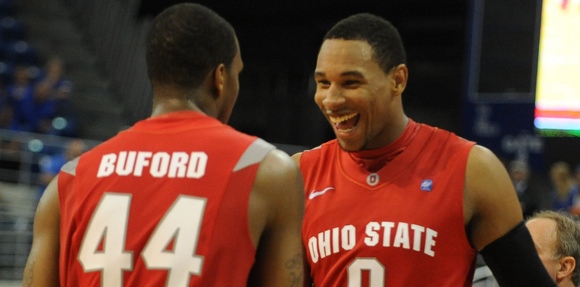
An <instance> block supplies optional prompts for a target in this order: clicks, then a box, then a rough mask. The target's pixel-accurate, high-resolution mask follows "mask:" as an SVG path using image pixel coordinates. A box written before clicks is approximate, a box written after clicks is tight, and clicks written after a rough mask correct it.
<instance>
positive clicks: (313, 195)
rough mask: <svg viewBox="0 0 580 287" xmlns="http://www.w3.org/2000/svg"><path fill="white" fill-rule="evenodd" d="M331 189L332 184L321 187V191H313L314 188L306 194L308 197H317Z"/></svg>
mask: <svg viewBox="0 0 580 287" xmlns="http://www.w3.org/2000/svg"><path fill="white" fill-rule="evenodd" d="M333 189H334V187H332V186H329V187H327V188H325V189H323V190H321V191H314V190H313V191H312V192H311V193H310V194H309V195H308V199H313V198H315V197H317V196H321V195H323V194H325V193H326V192H327V191H329V190H333Z"/></svg>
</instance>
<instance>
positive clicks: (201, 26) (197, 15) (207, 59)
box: [146, 3, 238, 88]
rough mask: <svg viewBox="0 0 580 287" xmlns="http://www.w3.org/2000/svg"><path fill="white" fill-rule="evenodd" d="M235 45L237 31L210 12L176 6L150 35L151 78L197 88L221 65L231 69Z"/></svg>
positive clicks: (156, 22)
mask: <svg viewBox="0 0 580 287" xmlns="http://www.w3.org/2000/svg"><path fill="white" fill-rule="evenodd" d="M236 41H237V40H236V35H235V31H234V28H233V27H232V26H231V25H230V24H229V23H228V22H227V21H226V20H225V19H223V18H222V17H221V16H220V15H218V14H217V13H215V12H214V11H212V10H211V9H209V8H207V7H205V6H202V5H199V4H195V3H181V4H176V5H173V6H171V7H169V8H167V9H165V10H163V11H162V12H161V13H160V14H159V15H158V16H157V17H155V20H154V21H153V24H152V26H151V29H150V30H149V33H148V35H147V46H146V48H147V52H146V57H147V70H148V73H149V78H150V79H151V80H155V81H157V82H159V83H162V84H170V85H176V86H179V87H184V88H197V87H199V86H200V85H201V83H202V82H203V80H204V78H205V77H206V75H207V74H208V73H209V72H210V71H212V70H213V69H214V68H215V67H217V66H218V65H219V64H222V63H223V64H224V65H225V66H226V67H227V68H229V67H230V65H231V64H232V62H233V59H234V57H235V55H236V53H237V49H238V48H237V44H236Z"/></svg>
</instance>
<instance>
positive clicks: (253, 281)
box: [248, 150, 304, 286]
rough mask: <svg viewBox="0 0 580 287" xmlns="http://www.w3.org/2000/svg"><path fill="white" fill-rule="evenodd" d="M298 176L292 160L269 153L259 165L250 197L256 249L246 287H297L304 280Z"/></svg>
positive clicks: (301, 194)
mask: <svg viewBox="0 0 580 287" xmlns="http://www.w3.org/2000/svg"><path fill="white" fill-rule="evenodd" d="M303 213H304V187H303V182H302V175H301V173H300V171H299V169H298V166H297V165H296V163H295V162H294V161H293V160H292V158H291V157H290V156H289V155H288V154H286V153H285V152H283V151H281V150H272V151H270V152H269V153H268V154H267V155H266V157H265V158H264V159H263V160H262V162H261V163H260V167H259V168H258V174H257V175H256V179H255V181H254V188H253V189H252V194H251V196H250V214H249V216H250V221H249V222H250V230H251V232H252V239H253V241H254V244H255V246H257V249H258V250H257V254H256V262H255V264H254V267H253V269H252V272H251V275H250V277H249V280H248V286H299V285H302V284H301V282H302V281H303V280H304V267H303V264H302V263H303V250H302V241H301V237H300V235H301V232H300V231H301V229H300V228H301V225H302V218H303Z"/></svg>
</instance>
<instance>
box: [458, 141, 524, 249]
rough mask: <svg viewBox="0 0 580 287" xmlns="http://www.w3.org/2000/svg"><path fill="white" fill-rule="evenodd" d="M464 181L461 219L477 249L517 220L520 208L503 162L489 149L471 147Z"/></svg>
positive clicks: (518, 220)
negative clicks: (462, 215)
mask: <svg viewBox="0 0 580 287" xmlns="http://www.w3.org/2000/svg"><path fill="white" fill-rule="evenodd" d="M465 180H466V181H465V185H466V191H465V201H464V203H465V205H464V212H465V220H466V221H469V224H470V234H469V235H470V239H471V242H472V244H473V246H474V247H475V248H476V249H477V250H481V249H482V248H483V247H485V246H486V245H487V244H489V243H491V242H493V241H494V240H496V239H498V238H500V237H501V236H503V235H504V234H506V233H507V232H509V231H510V230H512V229H513V228H514V227H515V226H516V225H517V224H518V223H520V222H521V221H522V220H523V215H522V209H521V206H520V203H519V201H518V198H517V195H516V192H515V190H514V187H513V184H512V182H511V180H510V178H509V175H508V173H507V171H506V169H505V167H504V165H503V164H502V162H501V161H499V159H498V158H497V157H496V156H495V155H494V154H493V153H492V152H491V151H490V150H488V149H486V148H484V147H481V146H477V145H476V146H474V147H473V148H472V150H471V152H470V154H469V159H468V161H467V171H466V179H465Z"/></svg>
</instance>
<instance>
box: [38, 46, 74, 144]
mask: <svg viewBox="0 0 580 287" xmlns="http://www.w3.org/2000/svg"><path fill="white" fill-rule="evenodd" d="M64 72H65V63H64V62H63V60H62V59H60V58H59V57H56V56H54V57H52V58H50V59H49V60H48V61H47V63H46V66H45V69H44V71H43V73H42V75H41V76H40V78H39V80H38V84H37V85H36V92H35V98H36V101H37V102H39V103H43V104H42V108H41V110H40V111H39V112H40V113H42V114H43V119H42V121H41V123H40V126H39V128H40V130H41V132H43V133H46V134H56V135H64V136H75V134H74V133H75V131H74V130H75V128H74V126H75V125H74V122H75V120H74V118H75V116H74V115H73V114H72V109H71V108H70V97H71V93H72V88H73V84H72V82H71V81H69V80H68V79H67V78H66V77H65V75H64ZM56 118H60V119H61V121H60V123H59V122H58V121H54V120H55V119H56Z"/></svg>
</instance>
